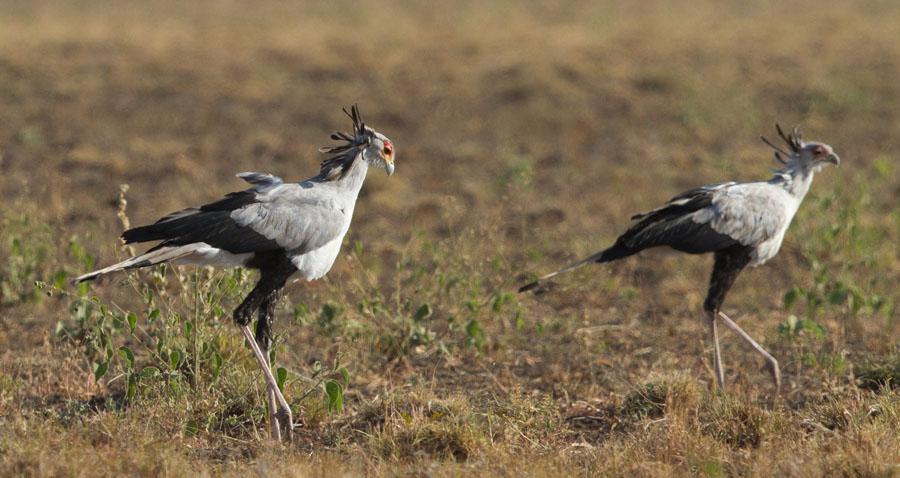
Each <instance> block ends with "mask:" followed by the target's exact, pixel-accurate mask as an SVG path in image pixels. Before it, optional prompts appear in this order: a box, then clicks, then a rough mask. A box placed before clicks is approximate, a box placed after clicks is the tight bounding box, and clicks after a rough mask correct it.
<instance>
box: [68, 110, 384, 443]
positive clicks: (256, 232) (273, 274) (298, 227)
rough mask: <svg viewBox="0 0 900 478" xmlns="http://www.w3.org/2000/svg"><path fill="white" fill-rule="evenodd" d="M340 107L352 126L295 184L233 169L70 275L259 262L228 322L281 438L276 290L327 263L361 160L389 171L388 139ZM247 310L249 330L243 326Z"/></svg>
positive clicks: (323, 269) (287, 426)
mask: <svg viewBox="0 0 900 478" xmlns="http://www.w3.org/2000/svg"><path fill="white" fill-rule="evenodd" d="M344 113H346V114H347V116H349V117H350V119H351V120H352V121H353V132H352V133H344V132H336V133H334V134H333V135H332V136H331V138H332V139H333V140H336V141H342V142H343V144H339V145H337V146H333V147H324V148H321V149H320V151H321V152H322V153H326V154H328V155H329V156H328V157H327V158H326V159H325V160H324V161H322V164H321V170H320V171H319V174H318V175H316V176H313V177H311V178H309V179H307V180H305V181H301V182H299V183H285V182H284V181H283V180H282V179H281V178H279V177H277V176H272V175H270V174H263V173H241V174H238V177H239V178H241V179H243V180H244V181H247V182H248V183H250V184H251V185H252V187H251V188H249V189H246V190H244V191H239V192H233V193H230V194H228V195H226V196H225V198H223V199H221V200H219V201H216V202H213V203H210V204H206V205H204V206H200V207H193V208H188V209H184V210H182V211H178V212H174V213H172V214H169V215H168V216H165V217H163V218H162V219H160V220H158V221H156V222H155V223H153V224H150V225H147V226H141V227H136V228H133V229H129V230H127V231H125V232H124V233H123V234H122V239H124V241H125V243H126V244H130V243H134V242H150V241H161V242H159V243H158V244H157V245H156V246H154V247H153V248H151V249H150V250H148V251H147V252H145V253H144V254H141V255H138V256H135V257H132V258H130V259H127V260H124V261H122V262H119V263H118V264H113V265H111V266H109V267H105V268H103V269H100V270H97V271H94V272H90V273H88V274H85V275H82V276H80V277H78V278H77V279H75V280H76V281H77V282H82V281H87V280H93V279H95V278H97V277H99V276H101V275H104V274H108V273H110V272H116V271H121V270H126V269H135V268H139V267H147V266H152V265H155V264H162V263H171V264H194V265H213V266H224V267H233V266H243V267H246V268H250V269H258V270H259V281H258V282H257V283H256V286H255V287H254V288H253V290H252V291H250V294H248V295H247V297H246V298H245V299H244V301H243V302H241V304H240V305H239V306H238V307H237V308H236V309H235V310H234V321H235V322H236V323H237V324H238V325H239V326H240V328H241V331H242V332H243V334H244V336H245V337H246V339H247V341H248V342H249V343H250V347H251V348H252V349H253V353H254V355H255V356H256V359H257V360H258V362H259V365H260V367H262V369H263V373H264V375H265V378H266V382H267V385H268V393H267V395H268V408H269V422H270V428H271V433H272V437H273V438H274V439H276V440H280V439H281V437H282V433H281V428H282V426H283V427H284V430H285V434H286V435H287V436H288V437H290V435H291V430H292V428H293V418H292V416H291V409H290V407H289V406H288V403H287V400H285V398H284V395H282V393H281V391H280V390H279V389H278V385H277V383H276V381H275V377H274V376H273V375H272V371H271V366H270V364H269V359H268V357H269V354H268V350H269V347H270V346H271V343H272V322H273V320H274V317H275V305H276V303H277V302H278V299H279V297H280V293H281V290H282V289H283V287H284V285H285V282H286V281H287V279H288V278H290V277H291V276H292V275H294V274H295V273H297V272H299V273H300V275H301V276H302V277H303V278H304V279H306V280H314V279H318V278H321V277H323V276H324V275H325V274H327V273H328V271H329V270H330V269H331V266H332V264H334V261H335V259H336V258H337V255H338V252H339V251H340V248H341V242H342V241H343V238H344V235H345V234H346V233H347V230H348V229H349V228H350V220H351V218H352V216H353V208H354V206H355V205H356V198H357V195H358V194H359V190H360V188H362V185H363V181H364V180H365V178H366V172H367V171H368V169H369V167H370V166H374V167H379V168H384V169H385V170H386V171H387V174H388V175H391V174H393V173H394V157H395V156H394V145H393V143H392V142H391V140H389V139H388V138H387V137H386V136H384V135H383V134H381V133H378V132H376V131H375V130H373V129H372V128H370V127H368V126H366V124H365V123H363V121H362V119H361V118H360V115H359V109H358V108H357V107H356V105H354V106H353V107H351V109H350V112H347V110H346V109H345V110H344ZM254 312H256V313H257V322H256V335H255V339H254V334H253V333H252V332H251V331H250V327H249V323H250V321H251V319H252V316H253V313H254ZM276 402H277V403H276ZM276 408H278V409H279V410H278V412H276V411H275V409H276Z"/></svg>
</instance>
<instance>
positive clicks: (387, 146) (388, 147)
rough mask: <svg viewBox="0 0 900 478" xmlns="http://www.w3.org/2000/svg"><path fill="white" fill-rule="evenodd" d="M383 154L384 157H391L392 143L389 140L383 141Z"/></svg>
mask: <svg viewBox="0 0 900 478" xmlns="http://www.w3.org/2000/svg"><path fill="white" fill-rule="evenodd" d="M384 155H385V156H386V157H391V156H393V155H394V143H392V142H391V140H389V139H388V140H385V141H384Z"/></svg>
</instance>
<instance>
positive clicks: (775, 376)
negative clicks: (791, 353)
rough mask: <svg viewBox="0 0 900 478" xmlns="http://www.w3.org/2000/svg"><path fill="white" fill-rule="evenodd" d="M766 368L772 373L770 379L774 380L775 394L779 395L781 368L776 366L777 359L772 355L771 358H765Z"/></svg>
mask: <svg viewBox="0 0 900 478" xmlns="http://www.w3.org/2000/svg"><path fill="white" fill-rule="evenodd" d="M766 368H767V369H768V370H769V373H771V374H772V380H773V381H774V382H775V396H776V397H777V396H779V395H781V369H780V368H779V367H778V361H777V360H775V358H774V357H773V358H772V360H766Z"/></svg>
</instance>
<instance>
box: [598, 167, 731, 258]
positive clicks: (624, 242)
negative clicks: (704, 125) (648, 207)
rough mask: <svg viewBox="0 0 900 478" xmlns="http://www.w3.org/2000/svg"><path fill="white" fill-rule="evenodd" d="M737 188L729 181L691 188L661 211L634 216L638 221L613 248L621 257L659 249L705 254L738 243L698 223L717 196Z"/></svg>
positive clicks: (710, 227) (655, 210)
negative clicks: (729, 189)
mask: <svg viewBox="0 0 900 478" xmlns="http://www.w3.org/2000/svg"><path fill="white" fill-rule="evenodd" d="M734 185H735V183H734V182H728V183H719V184H712V185H708V186H701V187H699V188H696V189H691V190H690V191H686V192H684V193H682V194H679V195H678V196H675V197H674V198H672V199H671V200H669V202H667V203H666V204H665V205H664V206H662V207H660V208H657V209H654V210H652V211H648V212H645V213H641V214H637V215H635V216H633V217H632V219H634V220H637V222H636V223H635V224H634V225H632V226H631V227H630V228H628V230H627V231H625V233H623V234H622V235H621V236H620V237H619V239H618V240H616V244H615V245H614V246H613V248H611V249H615V248H618V249H620V254H616V255H617V256H619V257H624V256H625V255H631V254H634V253H636V252H638V251H641V250H643V249H648V248H650V247H656V246H669V247H671V248H673V249H676V250H679V251H682V252H687V253H690V254H702V253H705V252H713V251H718V250H721V249H724V248H727V247H730V246H733V245H735V244H737V243H738V241H737V240H736V239H734V238H733V237H731V236H729V235H727V234H723V233H721V232H719V231H717V230H715V229H714V228H713V226H712V225H711V223H710V222H709V221H708V220H698V218H699V217H700V216H699V215H698V213H699V212H701V211H703V210H705V209H709V208H714V207H715V206H714V205H713V199H714V197H715V195H716V194H717V193H719V192H720V191H723V190H725V189H727V188H729V187H732V186H734ZM616 258H618V257H611V259H616Z"/></svg>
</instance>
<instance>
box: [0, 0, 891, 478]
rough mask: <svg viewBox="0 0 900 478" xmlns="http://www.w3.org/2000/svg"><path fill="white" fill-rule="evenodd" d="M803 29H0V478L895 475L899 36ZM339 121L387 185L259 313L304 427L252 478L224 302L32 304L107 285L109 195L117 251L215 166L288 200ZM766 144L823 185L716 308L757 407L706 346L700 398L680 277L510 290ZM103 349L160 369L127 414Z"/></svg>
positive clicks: (111, 243) (246, 371) (149, 286)
mask: <svg viewBox="0 0 900 478" xmlns="http://www.w3.org/2000/svg"><path fill="white" fill-rule="evenodd" d="M826 3H828V5H824V4H823V3H822V2H799V1H798V2H790V4H789V5H781V4H775V3H770V2H749V3H748V2H728V5H722V3H721V2H692V3H690V5H688V4H686V3H676V2H663V1H641V2H631V3H627V4H625V5H622V4H619V2H579V1H572V2H562V3H560V2H538V3H532V4H529V5H528V6H525V5H519V4H515V3H512V2H498V3H492V4H490V5H481V4H475V3H472V4H469V3H458V4H453V5H451V4H447V5H431V4H429V5H425V4H421V5H416V4H408V3H406V2H382V3H381V4H379V5H378V6H375V5H366V6H363V5H359V4H357V3H353V2H338V3H334V2H331V3H329V4H328V5H327V6H326V5H325V4H322V5H315V4H296V5H295V4H290V3H282V2H259V3H257V2H254V3H252V4H250V3H246V2H241V1H235V2H190V3H189V4H185V3H184V2H153V3H152V4H149V3H143V2H142V3H128V4H122V3H114V2H86V1H77V2H65V3H64V2H30V3H23V2H3V4H2V7H0V8H2V10H3V11H4V15H3V16H2V17H0V173H2V174H0V178H2V179H0V195H2V196H0V197H3V199H4V201H5V207H4V209H3V211H2V213H0V227H2V229H0V257H2V258H3V259H2V261H3V262H2V263H0V325H2V327H0V350H2V353H0V475H4V476H6V475H22V474H24V475H32V476H45V475H66V476H68V475H79V476H80V475H122V474H130V475H177V476H180V475H191V474H200V475H216V476H218V475H246V474H247V473H248V472H249V473H256V474H262V475H268V474H272V475H301V476H303V475H324V474H340V475H348V476H352V475H359V474H362V473H365V474H371V475H382V476H383V475H386V476H396V475H407V474H410V475H429V476H459V475H470V474H474V473H491V474H495V475H498V476H520V475H530V476H558V475H559V474H560V470H565V471H566V473H567V474H578V475H585V476H594V475H629V476H631V475H635V474H637V475H645V476H646V475H652V476H669V475H698V474H702V475H710V476H724V475H735V474H739V475H752V476H756V475H772V474H775V475H793V476H820V475H845V476H896V475H897V474H900V447H898V445H897V443H898V442H900V395H898V391H897V390H898V389H897V384H898V370H900V361H898V360H900V359H898V356H900V321H898V320H897V317H896V310H897V309H896V306H897V303H898V301H900V296H898V293H897V291H898V288H897V284H898V283H900V253H898V248H897V247H896V244H897V243H898V241H900V209H898V207H897V198H898V197H900V174H898V168H897V166H896V160H895V159H896V158H895V157H896V154H897V151H898V150H900V134H898V133H900V116H898V113H897V111H900V83H898V82H897V81H896V78H897V77H898V76H900V45H898V43H897V41H896V38H898V37H900V8H898V7H897V6H895V5H894V4H893V3H890V2H881V1H864V2H858V3H857V4H855V5H852V6H851V5H845V4H843V3H841V2H826ZM352 102H359V103H360V107H361V109H362V112H363V114H364V116H365V118H366V120H367V121H368V122H370V123H371V124H372V125H374V126H375V127H376V128H378V129H379V130H380V131H382V132H384V133H386V134H388V135H389V136H391V138H392V139H393V140H394V142H395V143H396V144H397V147H398V152H399V156H398V162H397V174H396V175H394V176H393V177H391V178H385V177H383V175H379V174H373V175H372V177H371V178H369V180H368V182H367V184H366V187H365V188H364V191H363V194H362V195H361V198H360V203H359V206H358V208H357V211H356V217H355V218H354V223H353V227H352V228H351V231H350V234H349V237H348V241H347V247H346V248H345V250H346V252H347V254H345V255H344V256H342V258H340V259H339V260H338V262H337V264H336V265H335V268H334V269H333V270H332V272H331V274H330V275H329V277H328V279H326V280H323V281H320V282H317V283H310V284H300V283H295V284H293V285H291V286H290V287H289V294H288V298H286V299H285V300H284V302H283V304H282V307H281V308H280V310H279V322H278V324H277V328H278V332H279V333H280V337H279V347H278V361H279V363H280V364H281V365H282V366H284V367H285V368H286V369H287V370H288V371H289V372H290V373H289V378H288V382H287V388H288V396H289V398H291V399H293V400H294V403H293V405H294V406H295V407H296V408H297V412H298V414H302V415H303V417H304V420H305V427H304V428H303V429H302V430H301V431H300V433H299V437H298V438H297V440H296V441H295V442H294V443H292V444H289V445H286V446H284V447H279V448H276V449H275V450H271V449H270V446H269V444H268V443H267V442H266V441H265V439H264V438H263V437H264V436H265V429H264V423H263V420H264V403H263V400H262V392H263V390H262V388H261V387H260V385H261V381H260V380H259V377H258V376H257V373H256V371H255V370H254V368H253V362H252V361H251V359H250V356H249V353H248V351H247V350H246V349H245V348H244V347H243V346H242V344H241V342H240V341H239V337H238V335H237V333H236V331H234V330H233V328H232V327H231V325H230V323H229V319H228V311H229V310H230V309H231V308H232V307H233V306H234V305H235V303H236V300H237V297H239V295H240V293H241V292H242V291H243V290H246V287H247V283H248V278H247V277H244V276H241V275H239V274H237V275H235V274H233V273H211V272H208V271H202V272H200V273H199V274H194V272H193V271H191V270H189V269H185V270H182V271H180V272H178V273H172V272H171V271H170V272H168V273H167V274H166V276H165V277H163V275H162V274H161V273H159V272H157V273H152V274H151V273H147V274H144V273H142V274H141V275H135V276H131V277H130V278H129V279H128V280H124V281H123V280H119V279H114V280H109V281H105V282H102V283H99V284H95V285H93V286H92V287H91V288H90V289H85V290H82V291H81V293H84V294H86V297H87V298H88V300H87V302H86V301H85V300H83V299H79V298H78V295H79V292H78V291H76V290H74V289H71V288H69V289H67V290H65V291H62V290H56V289H54V288H53V287H52V285H53V284H54V283H56V284H63V283H64V279H65V277H67V276H71V275H73V274H75V273H78V272H81V271H83V270H84V269H86V268H87V267H88V265H89V263H90V262H91V260H92V259H93V258H96V261H97V262H101V263H107V262H109V261H111V260H113V259H114V258H115V257H116V256H117V255H121V254H123V251H121V250H119V249H118V247H117V244H116V241H115V237H116V236H117V235H118V234H119V233H120V232H121V224H120V221H119V219H118V218H117V214H116V212H117V207H118V195H119V184H121V183H127V184H129V185H130V189H129V191H128V194H127V199H128V209H127V211H128V214H129V216H130V219H131V221H132V222H133V223H139V222H145V221H150V220H153V219H154V218H156V217H157V216H158V215H160V214H162V213H165V212H168V211H171V210H175V209H178V208H181V207H183V206H185V205H189V204H196V203H199V202H202V201H209V200H211V199H214V198H217V197H219V196H221V195H222V194H224V193H226V192H228V191H231V190H233V189H236V188H240V187H242V186H241V183H240V182H239V181H238V180H236V179H235V178H233V174H234V173H237V172H240V171H245V170H260V171H268V172H272V173H275V174H279V175H281V176H284V177H286V178H289V179H299V178H303V177H307V176H309V175H311V174H312V173H313V172H314V171H315V170H316V161H317V160H318V156H317V153H316V148H318V147H319V146H321V145H322V144H323V142H324V141H325V140H326V138H327V134H328V133H329V132H330V131H331V130H333V129H335V128H337V127H343V126H344V118H342V116H341V113H340V107H341V106H345V105H347V104H349V103H352ZM776 120H777V121H781V122H782V123H783V124H788V125H790V124H794V123H799V124H801V125H802V126H803V127H804V129H805V131H806V132H807V136H809V137H811V138H815V139H820V140H823V141H826V142H828V143H830V144H832V145H834V146H835V147H836V149H837V151H838V153H839V154H840V155H841V157H842V159H843V161H844V162H843V164H842V166H841V168H840V169H836V170H829V171H826V172H824V173H823V174H822V175H821V176H820V177H818V178H817V179H816V182H815V184H814V185H813V188H812V191H811V193H810V195H809V197H808V198H807V202H806V203H805V204H804V206H803V207H802V208H801V211H800V213H799V215H798V217H797V219H796V221H795V224H794V225H793V226H792V229H791V230H790V231H789V233H788V237H787V240H786V243H785V246H784V248H783V250H782V252H781V254H780V255H779V257H778V258H776V259H775V260H774V261H773V262H772V263H771V264H769V265H767V266H765V267H763V268H760V269H754V270H749V271H747V272H745V273H744V274H743V275H742V277H741V278H740V279H739V280H738V283H737V285H736V287H735V289H734V290H733V291H732V293H731V294H730V297H729V300H728V302H727V304H726V306H727V309H729V311H730V312H731V313H732V316H733V317H735V318H736V319H737V320H738V321H739V322H740V323H741V324H742V325H744V326H745V328H746V329H747V330H748V332H750V333H751V334H752V335H754V336H755V337H758V338H760V339H761V341H762V342H763V343H764V344H765V345H766V346H767V347H768V348H769V349H770V350H771V351H772V352H773V354H774V355H775V356H776V357H778V358H779V360H780V361H781V363H782V367H783V373H784V376H785V377H784V378H785V391H784V396H783V397H782V398H781V399H780V400H777V401H776V400H773V398H772V397H771V396H770V395H771V390H772V388H771V384H770V381H769V379H768V375H767V374H766V373H765V371H764V370H763V369H762V363H761V361H760V360H758V359H757V357H756V356H754V355H753V354H752V352H751V351H749V350H747V349H746V348H745V347H744V346H743V345H742V344H741V343H740V342H739V341H737V340H735V338H734V337H732V336H728V335H726V336H725V343H724V344H723V345H724V350H723V356H724V359H725V364H726V366H727V370H726V381H727V382H728V383H729V384H730V394H729V396H727V397H722V396H719V395H718V394H716V393H714V392H713V391H712V384H711V379H712V373H711V371H710V370H709V368H710V366H711V364H710V360H709V359H710V350H709V344H708V343H707V340H706V337H705V330H706V327H705V325H704V323H703V321H702V320H701V317H700V314H699V310H700V305H701V301H702V299H703V295H704V289H705V284H704V283H705V281H706V279H707V275H708V270H709V267H710V264H711V261H710V259H709V258H705V257H684V256H681V255H677V254H671V253H668V252H665V251H648V252H647V253H644V254H641V257H639V258H634V259H630V260H628V261H624V262H622V263H620V264H614V265H611V266H609V267H603V268H595V269H588V270H584V271H581V272H578V273H575V274H573V275H571V276H568V277H564V278H562V279H560V280H559V281H558V287H557V288H555V289H554V290H553V291H552V292H551V293H547V294H543V295H540V296H536V297H532V296H528V297H518V296H515V295H512V294H510V292H511V291H513V290H515V287H516V286H517V285H519V284H520V283H521V282H522V281H523V280H525V279H527V278H528V277H529V276H530V274H531V273H533V272H538V271H546V270H548V269H551V268H553V267H555V266H557V265H559V264H561V263H563V262H565V261H567V260H570V259H573V258H575V257H577V256H580V255H582V254H585V253H588V252H593V251H595V250H597V249H598V248H600V247H603V246H604V245H605V244H607V243H608V241H610V240H611V239H613V238H614V237H615V235H616V234H617V233H619V232H620V231H621V230H622V229H623V228H624V227H625V225H626V224H627V222H628V216H629V215H630V214H632V213H634V212H636V211H640V210H643V209H646V208H648V207H652V206H654V205H656V204H657V203H658V202H660V201H662V200H665V199H667V198H669V197H671V196H672V195H674V194H676V193H678V192H680V191H681V190H683V189H684V188H687V187H690V186H694V185H697V184H701V183H706V182H714V181H720V180H723V179H730V178H743V179H751V178H759V177H763V176H765V175H766V173H767V169H766V168H767V167H769V166H770V165H771V162H770V161H769V153H768V151H767V150H766V148H765V147H764V146H763V145H762V144H761V143H759V141H758V140H757V139H756V138H757V136H758V135H759V134H770V133H771V125H772V124H773V123H774V122H775V121H776ZM35 281H42V282H44V283H46V284H49V285H48V286H45V287H43V288H35V287H33V284H34V282H35ZM135 289H137V290H135ZM148 290H149V291H151V292H152V294H154V295H153V297H152V300H149V301H145V300H143V299H142V297H145V296H144V295H142V294H143V292H147V291H148ZM48 294H49V296H48ZM786 295H787V297H785V296H786ZM94 296H96V297H97V299H96V300H95V301H94V302H91V301H90V298H91V297H94ZM89 303H90V304H93V305H92V306H91V307H92V309H91V311H92V312H90V311H86V309H85V307H86V305H85V304H89ZM101 305H103V306H105V307H109V310H110V311H111V312H109V314H108V316H103V317H106V319H108V320H106V319H104V320H106V322H102V323H101V320H100V319H99V317H101V316H102V314H100V313H99V312H98V310H100V306H101ZM154 307H155V308H158V309H159V310H160V311H161V314H160V317H161V319H159V320H157V321H156V322H153V321H152V320H151V318H150V311H151V309H152V308H154ZM119 308H120V309H121V311H122V314H123V315H122V316H121V317H125V315H124V314H125V313H126V312H129V311H130V312H134V313H135V314H136V318H137V327H138V329H139V330H138V332H139V333H138V334H137V335H131V334H129V333H128V332H127V327H125V326H124V325H123V324H124V323H123V322H122V318H121V317H118V316H116V314H118V313H119V312H118V311H119V310H120V309H119ZM98 314H100V315H98ZM791 316H793V318H791ZM79 317H81V318H84V317H87V318H86V319H85V320H84V321H83V322H82V323H80V325H79ZM57 324H59V326H60V327H61V330H63V331H64V333H63V334H62V335H60V334H58V333H57V331H58V329H57ZM184 324H190V325H189V326H186V325H184ZM186 327H190V330H189V329H187V328H186ZM66 331H68V332H66ZM194 331H197V332H196V333H194ZM66 333H69V334H70V335H68V337H70V338H69V339H66V338H65V337H66V335H65V334H66ZM143 333H146V334H147V335H146V336H143V335H141V334H143ZM79 334H80V335H79ZM160 337H162V338H163V340H162V342H161V343H162V348H160V349H159V350H160V351H161V352H160V351H156V349H155V348H154V347H155V345H153V346H147V344H150V342H147V340H149V339H148V338H152V339H154V340H155V339H156V338H160ZM107 339H109V344H105V343H100V342H102V341H103V340H107ZM97 344H99V348H92V347H94V346H95V345H97ZM107 345H109V346H111V347H113V349H112V350H118V347H120V346H127V347H129V348H130V349H133V350H134V351H135V355H136V365H135V367H136V368H135V370H136V371H139V370H141V369H143V368H146V367H149V366H152V365H154V364H155V366H159V368H161V369H162V370H161V372H160V374H158V375H153V376H149V375H148V377H147V378H145V379H142V380H141V381H139V382H137V383H136V388H135V394H134V396H133V397H132V398H129V397H128V380H127V378H126V377H127V375H126V374H127V373H128V371H127V370H126V368H125V365H124V364H125V362H124V360H123V359H122V358H121V357H120V355H119V352H116V354H115V359H114V361H113V362H112V367H111V369H110V372H109V373H108V374H107V375H106V376H105V377H103V378H102V379H101V380H99V381H96V380H95V379H94V373H93V372H94V367H95V362H97V361H98V360H101V361H102V359H103V357H102V351H103V350H105V349H104V347H106V346H107ZM151 345H152V344H151ZM174 350H179V351H180V352H179V355H178V356H176V358H175V360H174V362H175V364H174V365H172V366H171V367H169V368H167V367H166V366H165V364H166V363H168V362H169V361H171V360H172V359H171V357H172V351H174ZM182 352H183V353H182ZM98 353H99V354H100V355H97V354H98ZM163 353H164V354H165V356H164V357H163V355H162V354H163ZM216 355H218V357H219V358H220V359H221V362H217V359H216V358H215V357H216ZM163 359H165V360H163ZM317 362H318V363H321V364H324V366H323V367H322V370H319V369H318V368H317V366H316V365H314V364H316V363H317ZM334 363H339V364H342V365H345V366H346V367H347V368H348V370H349V375H350V383H349V384H345V385H348V386H347V388H346V390H345V396H344V405H345V407H344V410H343V411H342V412H340V413H329V412H328V411H327V405H326V402H327V400H326V396H325V394H324V393H322V392H321V389H320V388H319V387H318V386H317V385H316V384H317V383H318V384H321V382H320V381H321V380H339V379H340V374H339V373H338V372H337V370H332V369H331V368H332V367H331V365H332V364H334ZM161 364H162V365H161ZM310 380H311V381H310ZM307 392H309V393H307ZM304 394H306V395H305V397H304V398H303V399H302V400H301V399H300V397H301V396H303V395H304Z"/></svg>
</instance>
